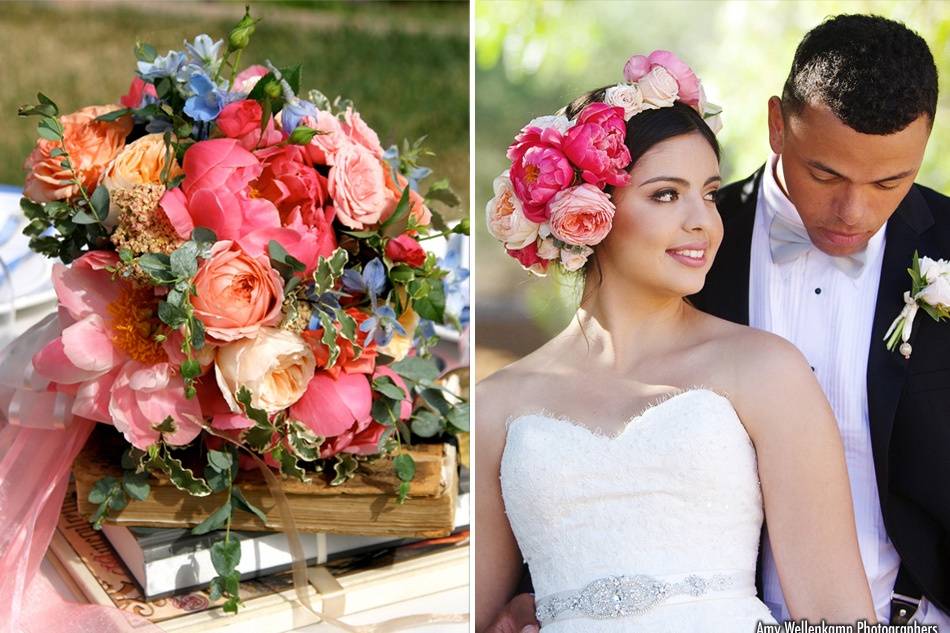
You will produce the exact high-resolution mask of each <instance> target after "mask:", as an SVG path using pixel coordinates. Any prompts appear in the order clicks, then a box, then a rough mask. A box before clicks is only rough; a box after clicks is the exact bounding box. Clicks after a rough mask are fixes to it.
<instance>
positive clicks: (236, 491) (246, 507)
mask: <svg viewBox="0 0 950 633" xmlns="http://www.w3.org/2000/svg"><path fill="white" fill-rule="evenodd" d="M231 502H232V503H233V504H234V507H235V508H237V509H238V510H243V511H244V512H247V513H249V514H253V515H254V516H256V517H257V518H258V519H260V520H261V523H263V524H265V525H266V524H267V515H266V514H264V512H263V511H262V510H261V509H260V508H258V507H257V506H255V505H254V504H252V503H251V502H250V501H248V500H247V498H246V497H245V496H244V493H243V492H241V489H240V488H238V487H237V486H234V487H233V488H231Z"/></svg>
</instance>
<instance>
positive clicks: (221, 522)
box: [191, 501, 231, 573]
mask: <svg viewBox="0 0 950 633" xmlns="http://www.w3.org/2000/svg"><path fill="white" fill-rule="evenodd" d="M230 516H231V502H230V501H226V502H225V503H224V505H222V506H221V507H220V508H218V509H217V510H215V511H214V512H212V513H211V514H209V515H208V517H207V518H206V519H205V520H204V521H202V522H201V523H199V524H198V525H196V526H195V527H193V528H191V533H192V534H199V535H200V534H207V533H208V532H211V531H213V530H220V529H221V528H223V527H224V526H225V524H226V523H227V522H228V518H230ZM215 545H217V543H215ZM213 549H214V546H212V550H213ZM215 569H217V566H216V567H215ZM218 573H221V572H220V571H218Z"/></svg>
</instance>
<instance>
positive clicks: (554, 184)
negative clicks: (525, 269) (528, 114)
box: [508, 127, 574, 223]
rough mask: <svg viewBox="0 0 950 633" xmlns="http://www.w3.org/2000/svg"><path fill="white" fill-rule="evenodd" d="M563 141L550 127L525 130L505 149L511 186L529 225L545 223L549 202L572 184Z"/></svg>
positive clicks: (572, 177)
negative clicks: (562, 144) (510, 163)
mask: <svg viewBox="0 0 950 633" xmlns="http://www.w3.org/2000/svg"><path fill="white" fill-rule="evenodd" d="M562 138H563V137H562V136H561V133H560V132H558V131H557V130H556V129H555V128H553V127H549V128H546V129H544V130H542V129H541V128H537V127H526V128H524V129H523V130H522V131H521V133H520V134H519V135H518V136H517V138H515V142H514V143H513V144H512V146H511V147H509V148H508V158H510V159H511V161H512V165H511V170H510V174H509V175H510V177H511V184H512V187H513V188H514V190H515V195H516V196H518V199H519V200H521V202H522V205H523V206H524V215H525V217H526V218H528V219H529V220H531V221H532V222H537V223H541V222H544V221H545V220H547V216H548V212H547V208H546V205H547V203H548V200H550V199H551V198H553V197H554V194H556V193H557V192H559V191H561V190H562V189H565V188H566V187H569V186H571V183H572V182H573V181H574V168H573V167H572V166H571V163H570V162H569V161H568V159H567V157H566V156H565V155H564V153H563V152H562V151H561V147H560V146H561V141H562Z"/></svg>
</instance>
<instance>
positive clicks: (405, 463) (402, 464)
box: [393, 453, 416, 481]
mask: <svg viewBox="0 0 950 633" xmlns="http://www.w3.org/2000/svg"><path fill="white" fill-rule="evenodd" d="M393 468H395V469H396V476H397V477H399V479H401V480H402V481H412V478H413V477H415V476H416V462H415V460H413V459H412V455H410V454H408V453H403V454H401V455H396V458H395V459H394V460H393Z"/></svg>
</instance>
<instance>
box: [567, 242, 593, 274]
mask: <svg viewBox="0 0 950 633" xmlns="http://www.w3.org/2000/svg"><path fill="white" fill-rule="evenodd" d="M593 252H594V249H592V248H590V247H589V246H581V247H579V248H577V247H575V248H570V249H569V248H564V249H561V266H562V267H563V268H564V270H567V271H570V272H574V271H576V270H580V269H581V268H583V267H584V264H586V263H587V258H588V257H590V256H591V254H592V253H593Z"/></svg>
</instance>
